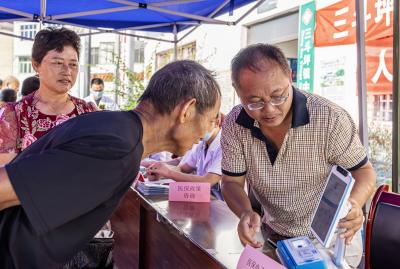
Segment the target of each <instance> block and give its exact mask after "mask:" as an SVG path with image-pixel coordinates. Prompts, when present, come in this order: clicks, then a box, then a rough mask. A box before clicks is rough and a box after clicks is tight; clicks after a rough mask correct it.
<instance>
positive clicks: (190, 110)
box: [179, 98, 197, 123]
mask: <svg viewBox="0 0 400 269" xmlns="http://www.w3.org/2000/svg"><path fill="white" fill-rule="evenodd" d="M196 102H197V101H196V99H195V98H192V99H190V100H188V101H186V102H183V103H182V105H181V109H180V112H179V122H180V123H185V122H188V121H190V120H191V119H193V118H194V117H195V116H196Z"/></svg>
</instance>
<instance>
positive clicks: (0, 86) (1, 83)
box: [0, 79, 3, 89]
mask: <svg viewBox="0 0 400 269" xmlns="http://www.w3.org/2000/svg"><path fill="white" fill-rule="evenodd" d="M2 88H3V80H2V79H0V89H2Z"/></svg>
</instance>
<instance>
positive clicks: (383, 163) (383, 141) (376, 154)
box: [368, 122, 392, 185]
mask: <svg viewBox="0 0 400 269" xmlns="http://www.w3.org/2000/svg"><path fill="white" fill-rule="evenodd" d="M368 142H369V147H368V148H369V159H370V161H371V163H372V164H373V166H374V168H375V171H376V173H377V178H378V182H377V184H378V185H379V184H382V183H387V182H390V181H391V176H392V175H391V171H392V132H391V129H390V128H388V127H385V126H382V125H380V124H378V123H375V122H372V123H370V124H369V127H368ZM389 185H390V184H389Z"/></svg>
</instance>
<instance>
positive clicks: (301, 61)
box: [297, 1, 315, 93]
mask: <svg viewBox="0 0 400 269" xmlns="http://www.w3.org/2000/svg"><path fill="white" fill-rule="evenodd" d="M299 15H300V16H299V45H298V60H297V87H298V88H299V89H301V90H304V91H307V92H311V93H312V92H313V86H314V85H313V83H314V29H315V1H311V2H309V3H307V4H304V5H301V6H300V13H299Z"/></svg>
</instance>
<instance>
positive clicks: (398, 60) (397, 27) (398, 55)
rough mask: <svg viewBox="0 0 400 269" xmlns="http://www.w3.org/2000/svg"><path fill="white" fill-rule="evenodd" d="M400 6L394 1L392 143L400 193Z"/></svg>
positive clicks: (396, 189)
mask: <svg viewBox="0 0 400 269" xmlns="http://www.w3.org/2000/svg"><path fill="white" fill-rule="evenodd" d="M399 8H400V4H399V1H393V132H392V134H393V141H392V154H393V157H392V191H393V192H399V174H400V170H399V169H400V167H399V152H400V148H399V147H400V137H399V133H400V132H399V131H400V126H399V120H400V110H399V102H400V94H399V91H400V48H399V46H400V45H399V43H400V18H399V17H400V14H399V12H400V11H399Z"/></svg>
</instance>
